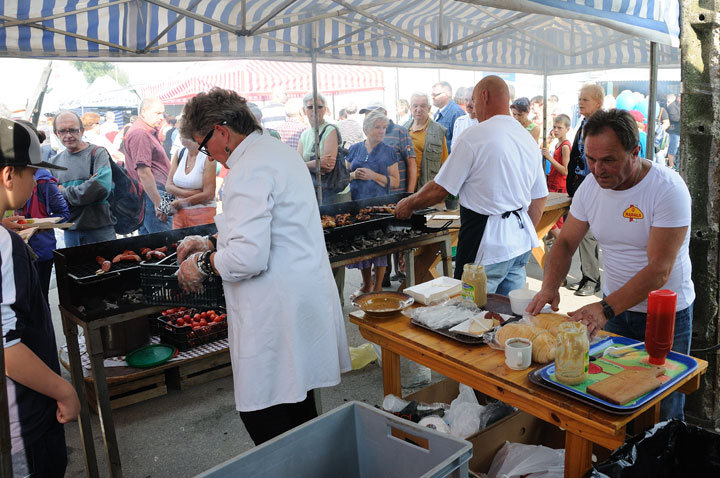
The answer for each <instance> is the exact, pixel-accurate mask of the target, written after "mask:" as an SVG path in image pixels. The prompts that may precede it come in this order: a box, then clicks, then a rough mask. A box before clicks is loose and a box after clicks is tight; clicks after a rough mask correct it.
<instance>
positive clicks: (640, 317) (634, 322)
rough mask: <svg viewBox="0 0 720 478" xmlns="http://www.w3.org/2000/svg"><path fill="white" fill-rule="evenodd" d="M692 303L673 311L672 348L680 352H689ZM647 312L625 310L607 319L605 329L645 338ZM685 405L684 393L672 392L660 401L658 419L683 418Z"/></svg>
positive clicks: (635, 337) (637, 338)
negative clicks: (673, 330)
mask: <svg viewBox="0 0 720 478" xmlns="http://www.w3.org/2000/svg"><path fill="white" fill-rule="evenodd" d="M692 308H693V306H692V304H690V307H688V308H686V309H683V310H679V311H677V312H675V332H674V334H673V346H672V349H673V350H674V351H675V352H679V353H681V354H686V355H687V354H689V353H690V339H691V338H692V337H691V336H692V317H693V313H692ZM646 319H647V314H646V313H644V312H631V311H626V312H623V313H622V314H619V315H617V316H616V317H614V318H612V319H610V320H608V322H607V324H605V330H607V331H608V332H612V333H614V334H618V335H622V336H624V337H629V338H631V339H635V340H640V341H644V340H645V321H646ZM684 407H685V395H684V394H682V393H680V392H674V393H671V394H670V395H668V397H667V398H665V399H664V400H663V401H662V402H660V420H661V421H664V420H670V419H672V418H679V419H681V420H682V419H684V416H685V415H684V413H683V408H684Z"/></svg>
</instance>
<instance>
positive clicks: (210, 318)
mask: <svg viewBox="0 0 720 478" xmlns="http://www.w3.org/2000/svg"><path fill="white" fill-rule="evenodd" d="M216 318H217V315H215V314H210V315H208V320H209V321H210V322H213V321H214V320H215V319H216Z"/></svg>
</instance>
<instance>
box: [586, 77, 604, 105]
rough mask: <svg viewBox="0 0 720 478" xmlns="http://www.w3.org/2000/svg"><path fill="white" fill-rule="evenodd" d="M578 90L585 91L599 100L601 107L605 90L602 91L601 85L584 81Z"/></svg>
mask: <svg viewBox="0 0 720 478" xmlns="http://www.w3.org/2000/svg"><path fill="white" fill-rule="evenodd" d="M580 91H581V92H582V91H587V92H588V93H590V96H591V97H592V98H593V99H594V100H596V101H599V102H600V107H602V104H603V101H605V91H603V89H602V86H600V85H596V84H594V83H586V84H584V85H582V87H581V88H580Z"/></svg>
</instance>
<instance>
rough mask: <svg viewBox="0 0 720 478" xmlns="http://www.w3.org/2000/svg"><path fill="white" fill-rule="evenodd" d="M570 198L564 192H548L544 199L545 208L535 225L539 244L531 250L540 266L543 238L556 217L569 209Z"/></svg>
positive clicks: (541, 263)
mask: <svg viewBox="0 0 720 478" xmlns="http://www.w3.org/2000/svg"><path fill="white" fill-rule="evenodd" d="M571 202H572V199H571V198H570V196H568V195H567V194H566V193H548V197H547V201H545V209H543V214H542V217H541V218H540V222H538V223H537V226H535V232H537V236H538V239H540V245H539V246H538V247H536V248H535V249H533V250H532V255H533V257H534V258H535V260H536V261H537V262H538V264H540V267H541V268H543V269H544V268H545V253H546V251H545V243H544V242H543V238H544V237H545V236H546V235H547V233H548V232H550V229H552V228H553V226H554V225H555V223H556V222H558V219H560V218H561V217H562V216H564V215H565V214H567V213H568V211H570V203H571Z"/></svg>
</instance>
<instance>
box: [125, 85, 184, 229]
mask: <svg viewBox="0 0 720 478" xmlns="http://www.w3.org/2000/svg"><path fill="white" fill-rule="evenodd" d="M139 113H140V114H139V117H138V119H137V120H136V121H135V122H134V123H133V125H132V126H131V127H130V129H129V130H128V132H127V134H126V135H125V140H124V144H125V168H126V169H127V172H128V175H129V176H130V177H132V178H134V179H136V180H138V181H140V183H141V184H142V186H143V189H144V190H145V191H144V194H143V195H144V197H145V219H144V220H143V224H142V226H140V229H138V234H150V233H153V232H163V231H169V230H171V229H172V216H168V215H167V214H165V213H164V212H162V211H161V210H160V209H159V207H160V203H161V201H162V194H164V193H165V183H166V182H167V177H168V172H169V171H170V161H169V160H168V157H167V155H166V154H165V149H164V148H163V145H162V142H161V141H160V139H159V138H158V127H159V126H160V124H161V123H162V120H163V114H164V113H165V105H163V103H162V101H160V100H159V99H157V98H145V99H144V100H143V101H142V103H140V111H139Z"/></svg>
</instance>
